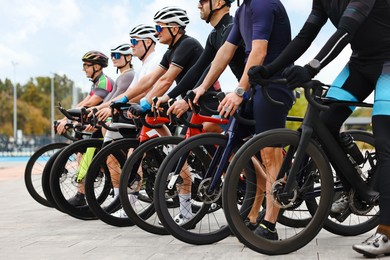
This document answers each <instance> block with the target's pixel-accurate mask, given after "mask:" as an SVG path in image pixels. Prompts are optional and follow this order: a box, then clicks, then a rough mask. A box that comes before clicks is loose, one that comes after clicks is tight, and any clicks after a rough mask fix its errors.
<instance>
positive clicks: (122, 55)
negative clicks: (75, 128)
mask: <svg viewBox="0 0 390 260" xmlns="http://www.w3.org/2000/svg"><path fill="white" fill-rule="evenodd" d="M132 58H133V50H132V49H131V46H130V44H128V43H124V44H121V45H119V46H117V47H116V48H113V49H111V59H112V62H113V64H114V67H116V68H117V73H118V71H120V73H121V74H120V75H119V77H118V78H117V79H116V81H115V84H114V90H113V91H112V92H111V93H109V94H108V95H107V97H106V98H105V101H106V102H104V103H102V104H100V105H98V106H96V107H94V108H96V109H98V110H99V112H98V113H97V114H98V115H99V116H98V117H99V119H100V120H106V119H107V118H108V117H109V116H111V109H110V108H109V105H110V101H111V99H113V98H115V97H118V96H119V95H121V94H123V93H124V92H125V91H126V90H127V88H128V87H129V85H130V84H131V83H132V82H133V80H134V77H135V75H134V74H135V73H134V69H133V65H132V64H131V60H132Z"/></svg>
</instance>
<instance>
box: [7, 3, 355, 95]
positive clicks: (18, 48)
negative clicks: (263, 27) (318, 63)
mask: <svg viewBox="0 0 390 260" xmlns="http://www.w3.org/2000/svg"><path fill="white" fill-rule="evenodd" d="M241 1H242V0H241ZM281 2H282V3H283V4H284V5H285V7H286V10H287V13H288V15H289V18H290V22H291V27H292V35H293V36H295V35H296V34H297V33H298V32H299V30H300V28H301V27H302V25H303V23H304V22H305V20H306V18H307V16H308V14H309V12H310V8H311V2H312V1H311V0H281ZM197 5H198V1H196V0H139V1H136V0H39V1H36V0H13V1H9V0H0V6H1V8H0V24H1V27H0V35H1V37H0V80H2V81H4V80H5V79H6V78H8V79H11V80H12V81H13V82H17V83H19V84H25V83H27V81H28V80H29V79H31V78H35V77H39V76H52V75H53V73H56V74H59V75H64V74H65V75H66V76H67V77H68V78H69V79H71V80H73V81H74V82H75V85H76V86H77V87H80V88H82V89H83V91H88V89H89V87H90V85H91V83H90V81H89V80H88V79H87V78H86V77H85V73H84V72H83V71H82V62H81V57H82V56H83V55H84V53H86V52H87V51H90V50H99V51H101V52H103V53H105V54H106V55H107V56H108V55H109V54H110V49H111V48H114V47H116V46H118V45H120V44H122V43H129V32H130V30H131V29H132V28H133V27H134V26H136V25H138V24H141V23H144V24H151V25H153V15H154V14H155V13H156V12H157V11H158V10H159V9H161V8H163V7H165V6H179V7H181V8H183V9H185V10H186V11H187V13H188V15H189V18H190V24H189V25H188V26H187V34H188V35H190V36H192V37H194V38H196V39H198V40H199V42H200V43H202V45H204V43H205V41H206V38H207V35H208V34H209V32H210V31H211V29H212V27H211V25H210V24H206V23H205V22H204V21H203V20H201V19H200V18H199V10H198V8H197ZM236 9H237V3H236V2H234V3H233V4H232V8H231V13H232V14H233V15H234V12H235V10H236ZM333 32H334V28H333V27H332V26H331V25H330V24H329V23H328V24H327V25H326V26H325V27H324V28H323V30H322V31H321V33H320V35H319V37H318V38H317V39H316V41H315V42H314V43H313V44H312V46H311V47H310V49H309V50H308V51H307V52H306V53H305V54H304V55H303V56H302V57H301V58H300V59H299V60H298V61H297V62H296V64H299V65H304V64H306V63H307V62H308V61H310V60H311V59H312V58H313V57H314V56H315V55H316V54H317V52H318V51H319V49H320V48H321V47H322V45H323V44H324V43H325V41H326V39H327V38H328V37H329V36H330V35H331V34H332V33H333ZM165 50H166V46H165V45H161V44H159V45H158V47H157V51H159V52H162V53H163V52H164V51H165ZM349 54H350V49H349V47H347V48H346V49H345V50H344V51H343V53H342V54H340V55H339V57H338V58H337V59H336V60H334V61H333V62H332V63H331V64H330V65H328V66H327V67H326V68H324V69H323V71H321V73H320V74H319V75H318V78H319V79H320V80H322V81H323V82H324V83H331V82H332V81H333V79H334V78H335V76H336V75H337V74H338V72H339V71H340V70H341V69H342V67H343V66H344V65H345V63H346V62H347V61H348V56H349ZM133 64H134V67H135V69H137V68H139V67H140V66H141V63H140V61H139V60H138V59H137V58H135V57H134V59H133ZM105 73H106V74H107V75H109V76H110V77H112V78H113V79H116V77H118V74H116V69H115V68H114V67H113V65H112V62H111V61H110V63H109V67H108V68H107V69H105ZM220 82H221V85H222V89H223V90H224V91H231V90H234V89H235V87H236V85H237V84H235V82H236V80H235V78H234V76H233V74H232V73H231V72H230V69H228V70H227V71H226V72H225V73H224V74H223V75H222V76H221V78H220Z"/></svg>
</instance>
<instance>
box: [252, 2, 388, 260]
mask: <svg viewBox="0 0 390 260" xmlns="http://www.w3.org/2000/svg"><path fill="white" fill-rule="evenodd" d="M327 19H330V21H331V22H332V23H333V24H334V25H335V27H336V28H337V30H336V32H335V33H334V34H333V35H332V36H331V37H330V38H329V40H328V41H327V42H326V43H325V45H324V46H323V47H322V49H321V50H320V52H319V53H318V54H317V56H316V57H315V58H314V59H313V60H311V61H310V62H309V63H308V64H306V65H305V66H303V67H301V66H291V67H288V68H286V69H285V70H284V71H283V74H282V75H283V76H284V77H286V78H287V80H288V81H289V85H290V87H295V86H299V84H301V83H303V82H307V81H309V80H311V79H312V78H313V77H314V76H315V75H316V74H317V73H318V72H319V71H320V70H321V69H322V68H323V67H325V66H326V65H327V64H329V63H330V62H331V61H332V60H333V59H334V58H335V57H336V56H337V55H339V53H340V52H341V51H342V50H343V48H344V47H345V46H346V45H347V44H350V46H351V48H352V55H351V57H350V60H349V62H348V63H347V65H346V66H345V67H344V69H343V70H342V72H341V73H340V74H339V75H338V77H337V78H336V80H335V81H334V83H333V84H332V86H331V88H330V89H329V91H328V93H327V97H329V98H335V99H339V100H349V101H363V100H364V99H366V98H367V97H368V96H369V94H370V93H371V92H372V91H373V90H375V99H374V108H373V112H372V125H373V133H374V136H375V148H376V152H377V155H378V164H377V165H378V169H377V171H378V185H377V188H378V190H379V193H380V199H379V207H380V217H379V226H378V228H377V230H376V233H375V234H374V235H373V236H371V237H370V238H368V239H367V240H366V241H364V242H363V243H361V244H357V245H354V246H353V249H354V250H356V251H357V252H359V253H362V254H364V255H366V256H378V255H382V254H390V242H389V238H390V175H389V172H390V1H389V0H313V5H312V11H311V13H310V15H309V18H308V19H307V21H306V23H305V24H304V26H303V28H302V29H301V31H300V32H299V34H298V35H297V36H296V37H295V39H294V40H293V41H292V42H291V43H290V44H289V45H288V46H287V47H286V49H285V50H284V52H283V53H282V54H281V55H280V56H279V57H278V58H277V59H276V60H274V61H273V62H272V63H271V64H268V65H266V66H259V67H254V68H251V69H250V70H249V72H248V74H249V77H250V79H252V80H255V81H261V79H262V78H269V77H270V76H272V75H273V74H275V73H277V72H278V71H280V70H282V69H283V68H285V67H286V66H288V64H290V63H291V62H293V61H295V60H296V59H298V57H300V56H301V55H302V54H303V53H304V52H305V51H306V50H307V48H308V47H309V46H310V44H311V42H312V41H313V40H314V39H315V38H316V36H317V34H318V33H319V31H320V29H321V27H322V26H323V25H324V24H325V22H326V21H327ZM351 113H352V110H351V108H348V107H335V108H332V109H330V110H328V111H325V112H323V113H322V115H321V118H322V119H323V120H324V122H325V123H326V125H327V126H328V127H329V129H331V131H332V133H333V134H334V135H335V136H336V137H338V135H339V131H340V128H341V125H342V123H343V122H344V121H345V119H346V118H347V117H348V116H349V115H350V114H351ZM337 204H338V205H335V204H334V205H333V206H332V211H336V210H342V209H343V205H342V203H341V202H340V203H337ZM343 204H344V207H348V201H347V202H344V203H343Z"/></svg>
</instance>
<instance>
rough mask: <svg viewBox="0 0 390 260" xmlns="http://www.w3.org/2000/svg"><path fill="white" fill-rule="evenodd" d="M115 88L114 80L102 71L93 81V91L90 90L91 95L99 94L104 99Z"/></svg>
mask: <svg viewBox="0 0 390 260" xmlns="http://www.w3.org/2000/svg"><path fill="white" fill-rule="evenodd" d="M113 88H114V80H113V79H111V78H110V77H108V76H107V75H105V74H104V73H101V74H100V75H99V76H98V77H96V79H95V80H94V81H93V84H92V86H91V91H90V92H89V95H90V96H93V95H97V96H99V97H101V98H102V99H103V100H104V101H107V100H106V97H107V95H108V93H110V92H111V91H112V90H113Z"/></svg>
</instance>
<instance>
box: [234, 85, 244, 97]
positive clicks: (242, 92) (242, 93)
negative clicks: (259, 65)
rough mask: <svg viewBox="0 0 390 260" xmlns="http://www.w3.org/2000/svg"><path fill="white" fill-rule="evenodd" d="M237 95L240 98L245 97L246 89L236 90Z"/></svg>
mask: <svg viewBox="0 0 390 260" xmlns="http://www.w3.org/2000/svg"><path fill="white" fill-rule="evenodd" d="M235 92H236V94H237V95H238V96H240V97H242V96H243V95H244V92H245V91H244V89H243V88H240V87H238V88H236V91H235Z"/></svg>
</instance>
